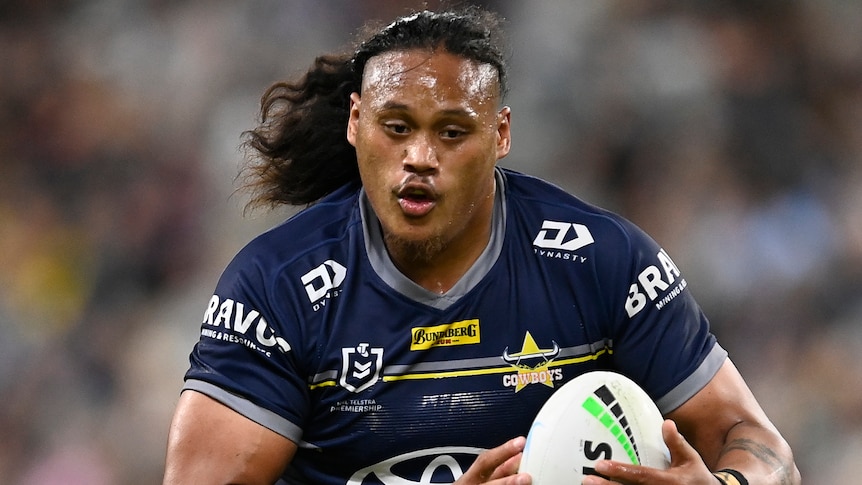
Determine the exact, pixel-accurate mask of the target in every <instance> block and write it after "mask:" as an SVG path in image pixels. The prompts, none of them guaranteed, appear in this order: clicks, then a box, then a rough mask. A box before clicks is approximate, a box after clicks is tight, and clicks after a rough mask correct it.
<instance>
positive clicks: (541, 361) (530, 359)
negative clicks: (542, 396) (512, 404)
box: [503, 332, 563, 392]
mask: <svg viewBox="0 0 862 485" xmlns="http://www.w3.org/2000/svg"><path fill="white" fill-rule="evenodd" d="M551 344H552V347H551V348H544V349H542V348H539V346H538V345H537V344H536V341H535V340H534V339H533V336H532V335H530V332H527V335H525V336H524V343H523V344H522V345H521V350H520V352H515V353H512V354H510V353H509V347H506V348H505V349H504V350H503V360H504V361H505V362H506V363H507V364H509V365H511V366H512V367H514V368H515V369H517V370H518V373H517V374H508V375H504V376H503V385H504V386H506V387H514V388H515V392H518V391H520V390H521V389H523V388H525V387H527V386H528V385H530V384H543V385H545V386H548V387H554V381H558V380H560V379H562V378H563V371H562V369H559V368H550V367H549V366H550V364H551V362H553V361H554V359H556V358H557V356H558V355H560V346H559V345H557V343H556V342H554V341H553V340H552V341H551Z"/></svg>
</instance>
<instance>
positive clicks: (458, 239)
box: [384, 191, 496, 294]
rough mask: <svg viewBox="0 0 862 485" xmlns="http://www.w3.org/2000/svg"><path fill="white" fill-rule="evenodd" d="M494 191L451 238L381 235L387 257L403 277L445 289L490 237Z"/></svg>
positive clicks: (433, 288)
mask: <svg viewBox="0 0 862 485" xmlns="http://www.w3.org/2000/svg"><path fill="white" fill-rule="evenodd" d="M495 192H496V191H491V194H490V196H489V197H488V199H487V200H486V201H485V202H484V203H483V204H481V205H480V206H479V207H478V210H476V211H474V212H473V217H471V218H470V221H469V222H468V223H466V224H465V228H464V230H463V231H461V232H460V233H459V234H458V235H457V236H455V237H454V238H452V239H448V240H444V239H442V238H439V237H435V238H431V239H425V240H422V241H408V240H403V239H399V238H396V237H394V236H392V235H384V243H385V245H386V250H387V252H388V253H389V257H390V259H391V260H392V262H393V263H394V264H395V266H396V267H397V268H398V270H399V271H401V273H402V274H404V276H406V277H407V278H409V279H410V280H411V281H413V282H414V283H416V284H418V285H419V286H421V287H423V288H425V289H426V290H428V291H431V292H434V293H437V294H443V293H446V292H448V291H449V290H450V289H452V287H454V286H455V284H457V283H458V281H459V280H460V279H461V278H462V277H463V276H464V275H465V274H466V273H467V272H468V271H469V270H470V268H472V267H473V265H474V264H475V263H476V261H477V260H478V259H479V257H480V256H481V255H482V253H483V252H484V251H485V248H486V247H487V246H488V243H489V241H490V240H491V231H492V225H493V224H494V206H495Z"/></svg>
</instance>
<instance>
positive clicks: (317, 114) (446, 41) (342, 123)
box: [240, 6, 506, 208]
mask: <svg viewBox="0 0 862 485" xmlns="http://www.w3.org/2000/svg"><path fill="white" fill-rule="evenodd" d="M501 23H502V18H501V17H499V16H498V15H497V14H495V13H493V12H490V11H488V10H484V9H481V8H478V7H472V6H471V7H466V8H461V9H458V10H448V11H444V12H430V11H422V12H417V13H414V14H412V15H408V16H405V17H401V18H399V19H397V20H396V21H394V22H392V23H391V24H389V25H388V26H386V27H383V28H378V29H375V30H371V27H366V29H365V32H366V36H365V40H363V41H361V42H358V44H357V46H356V48H355V49H354V51H353V52H352V53H349V54H327V55H323V56H320V57H318V58H317V59H315V60H314V63H313V64H312V66H311V67H310V68H309V70H308V72H306V73H305V74H304V75H303V76H302V77H300V78H299V79H298V80H296V81H282V82H277V83H275V84H273V85H272V86H270V87H269V88H268V89H267V90H266V92H264V94H263V96H262V97H261V108H260V123H259V124H258V126H257V127H256V128H255V129H253V130H250V131H247V132H245V133H243V138H244V142H243V146H244V147H245V149H246V153H247V155H248V156H247V159H246V165H245V166H244V168H243V170H242V172H241V173H240V179H241V180H242V182H243V183H242V187H241V188H244V189H246V190H248V191H250V192H251V196H252V198H251V200H250V201H249V204H248V208H256V207H260V206H268V207H269V208H273V207H275V206H278V205H280V204H288V205H309V204H313V203H314V202H316V201H318V200H319V199H321V198H322V197H324V196H325V195H327V194H329V193H331V192H333V191H334V190H336V189H338V188H339V187H342V186H344V185H347V184H356V185H357V186H358V184H359V183H360V180H359V169H358V167H357V163H356V151H355V149H354V148H353V146H352V145H350V143H348V142H347V121H348V116H349V107H350V94H351V93H353V92H360V88H361V80H362V73H363V70H364V69H365V65H366V63H367V62H368V60H369V59H371V58H372V57H375V56H378V55H380V54H382V53H385V52H389V51H394V50H408V49H429V50H430V49H440V48H442V49H444V50H445V51H446V52H449V53H452V54H456V55H459V56H463V57H464V58H467V59H471V60H474V61H478V62H481V63H485V64H490V65H492V66H494V67H495V68H496V69H497V73H498V79H499V85H500V92H501V93H502V94H503V95H505V93H506V60H505V58H504V52H503V39H502V29H501ZM360 94H361V93H360Z"/></svg>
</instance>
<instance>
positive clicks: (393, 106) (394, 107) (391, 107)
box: [381, 101, 475, 118]
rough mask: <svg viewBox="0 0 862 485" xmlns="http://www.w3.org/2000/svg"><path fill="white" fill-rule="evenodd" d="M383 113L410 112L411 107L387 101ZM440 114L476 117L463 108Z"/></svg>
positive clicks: (448, 110) (445, 110) (382, 109)
mask: <svg viewBox="0 0 862 485" xmlns="http://www.w3.org/2000/svg"><path fill="white" fill-rule="evenodd" d="M381 111H410V107H409V106H408V105H406V104H404V103H399V102H397V101H387V102H385V103H383V106H382V107H381ZM438 114H440V115H442V116H465V117H467V118H474V117H475V116H474V115H473V114H471V113H470V111H467V110H465V109H461V108H451V109H444V110H443V111H440V112H439V113H438Z"/></svg>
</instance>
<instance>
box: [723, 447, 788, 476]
mask: <svg viewBox="0 0 862 485" xmlns="http://www.w3.org/2000/svg"><path fill="white" fill-rule="evenodd" d="M734 450H740V451H744V452H747V453H749V454H750V455H752V456H754V457H755V458H757V459H758V460H760V461H762V462H764V463H766V464H767V465H769V466H770V467H771V468H772V469H774V470H777V471H780V473H781V478H780V480H781V481H780V483H781V484H782V485H789V484H790V483H792V477H791V472H790V467H789V466H787V464H786V463H784V461H783V460H782V458H781V457H780V456H778V455H777V454H776V453H775V451H774V450H773V449H772V448H770V447H768V446H766V445H764V444H763V443H758V442H756V441H754V440H751V439H747V438H737V439H735V440H733V441H731V442H730V443H728V444H727V446H725V447H724V449H723V450H721V454H720V455H719V459H721V457H723V456H724V455H725V454H727V453H729V452H731V451H734Z"/></svg>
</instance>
